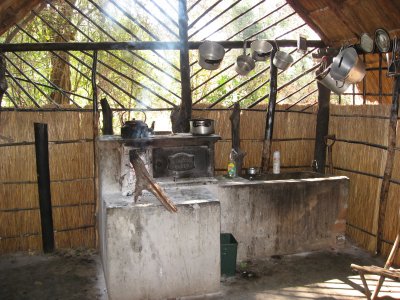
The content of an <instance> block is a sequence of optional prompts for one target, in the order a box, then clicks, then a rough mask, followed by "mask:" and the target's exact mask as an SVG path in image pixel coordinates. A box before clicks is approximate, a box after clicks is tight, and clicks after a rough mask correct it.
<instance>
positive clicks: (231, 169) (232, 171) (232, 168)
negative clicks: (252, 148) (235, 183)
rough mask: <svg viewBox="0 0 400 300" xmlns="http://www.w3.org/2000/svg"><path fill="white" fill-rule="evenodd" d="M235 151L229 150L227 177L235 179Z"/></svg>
mask: <svg viewBox="0 0 400 300" xmlns="http://www.w3.org/2000/svg"><path fill="white" fill-rule="evenodd" d="M235 154H237V153H236V151H235V149H232V150H231V153H230V154H229V162H228V177H229V178H235V177H236V176H237V170H236V164H235V160H234V157H235Z"/></svg>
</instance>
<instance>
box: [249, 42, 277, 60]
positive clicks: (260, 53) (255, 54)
mask: <svg viewBox="0 0 400 300" xmlns="http://www.w3.org/2000/svg"><path fill="white" fill-rule="evenodd" d="M250 49H251V57H252V58H253V59H254V60H255V61H266V60H267V59H268V58H269V57H270V55H271V52H272V49H273V47H272V45H271V44H270V43H269V42H268V41H266V40H255V41H254V42H252V43H251V44H250Z"/></svg>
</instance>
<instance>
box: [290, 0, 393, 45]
mask: <svg viewBox="0 0 400 300" xmlns="http://www.w3.org/2000/svg"><path fill="white" fill-rule="evenodd" d="M287 2H288V3H289V4H290V5H291V6H292V7H293V9H294V10H295V11H296V12H297V13H298V14H299V15H300V16H301V17H302V18H303V19H304V21H305V22H306V23H307V24H308V25H309V26H310V27H311V28H313V29H314V30H315V31H316V32H317V33H318V34H319V36H320V37H321V39H322V40H323V41H324V42H325V44H327V45H331V46H340V45H342V44H347V43H349V42H350V43H351V44H354V43H357V41H358V39H359V36H360V34H361V33H363V32H366V33H369V34H371V35H373V34H374V32H375V30H376V29H377V28H384V29H386V30H387V31H389V33H390V36H391V37H394V36H395V35H396V34H398V33H399V31H400V23H399V22H398V18H399V15H400V1H393V0H287Z"/></svg>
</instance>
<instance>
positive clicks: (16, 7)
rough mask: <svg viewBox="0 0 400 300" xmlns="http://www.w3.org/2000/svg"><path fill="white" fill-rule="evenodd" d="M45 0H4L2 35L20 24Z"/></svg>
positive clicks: (0, 14)
mask: <svg viewBox="0 0 400 300" xmlns="http://www.w3.org/2000/svg"><path fill="white" fill-rule="evenodd" d="M41 2H43V0H3V1H1V2H0V35H2V34H3V33H4V32H6V31H7V30H8V29H10V28H11V27H12V26H14V25H15V24H17V23H18V22H20V21H21V20H22V19H23V18H24V17H25V16H26V15H27V14H28V13H29V12H30V11H31V10H32V9H33V8H35V7H36V6H37V5H39V4H40V3H41Z"/></svg>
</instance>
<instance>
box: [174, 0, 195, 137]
mask: <svg viewBox="0 0 400 300" xmlns="http://www.w3.org/2000/svg"><path fill="white" fill-rule="evenodd" d="M186 4H187V3H186V0H179V42H180V43H181V47H180V55H179V59H180V71H181V84H182V92H181V105H180V107H179V108H174V110H173V111H172V113H171V122H172V131H173V132H189V130H190V126H189V120H190V118H191V117H192V92H191V87H190V63H189V44H188V15H187V9H186Z"/></svg>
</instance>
